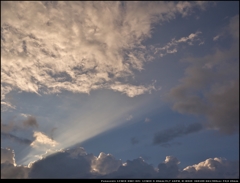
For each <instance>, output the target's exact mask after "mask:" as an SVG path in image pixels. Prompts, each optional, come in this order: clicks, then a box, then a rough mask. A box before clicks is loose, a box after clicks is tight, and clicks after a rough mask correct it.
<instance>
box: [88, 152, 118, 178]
mask: <svg viewBox="0 0 240 183" xmlns="http://www.w3.org/2000/svg"><path fill="white" fill-rule="evenodd" d="M121 165H122V161H121V160H117V159H115V158H114V157H113V156H112V155H111V154H105V153H103V152H101V153H100V154H99V156H98V157H95V158H94V159H93V161H92V164H91V168H92V171H94V172H97V173H100V174H101V175H106V174H109V173H112V172H114V171H117V170H118V168H119V167H120V166H121Z"/></svg>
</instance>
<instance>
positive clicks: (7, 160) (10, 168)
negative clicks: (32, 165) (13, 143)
mask: <svg viewBox="0 0 240 183" xmlns="http://www.w3.org/2000/svg"><path fill="white" fill-rule="evenodd" d="M14 157H15V154H14V152H13V151H12V150H10V149H3V148H1V179H21V178H27V177H28V172H29V169H28V168H27V167H24V166H16V165H15V159H14Z"/></svg>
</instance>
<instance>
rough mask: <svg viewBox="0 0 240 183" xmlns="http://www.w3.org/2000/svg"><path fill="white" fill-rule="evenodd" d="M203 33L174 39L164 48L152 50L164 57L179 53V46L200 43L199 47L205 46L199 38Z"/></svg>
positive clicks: (153, 48) (198, 32)
mask: <svg viewBox="0 0 240 183" xmlns="http://www.w3.org/2000/svg"><path fill="white" fill-rule="evenodd" d="M201 33H202V32H200V31H197V32H195V33H191V34H189V36H187V37H182V38H180V39H178V40H176V39H175V38H173V39H172V40H171V41H170V42H168V43H167V44H166V45H165V46H163V47H156V46H155V47H153V46H151V50H152V51H153V52H154V54H159V55H160V57H163V56H165V55H167V54H173V53H176V52H177V48H178V47H179V44H182V43H187V44H188V45H193V44H194V43H195V42H199V45H201V44H203V42H202V41H201V39H200V38H199V34H201Z"/></svg>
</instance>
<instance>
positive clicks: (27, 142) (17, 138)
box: [1, 132, 33, 145]
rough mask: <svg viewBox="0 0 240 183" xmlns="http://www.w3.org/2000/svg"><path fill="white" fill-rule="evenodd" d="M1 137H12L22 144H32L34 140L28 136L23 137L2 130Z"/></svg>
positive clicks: (11, 138)
mask: <svg viewBox="0 0 240 183" xmlns="http://www.w3.org/2000/svg"><path fill="white" fill-rule="evenodd" d="M1 138H2V139H5V138H6V139H10V140H12V141H14V142H17V143H20V144H25V145H30V144H31V143H32V142H33V141H32V140H29V139H26V138H21V137H17V136H15V135H13V134H10V133H4V132H1Z"/></svg>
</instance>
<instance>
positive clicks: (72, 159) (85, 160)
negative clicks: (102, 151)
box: [29, 149, 93, 178]
mask: <svg viewBox="0 0 240 183" xmlns="http://www.w3.org/2000/svg"><path fill="white" fill-rule="evenodd" d="M92 158H93V155H91V154H85V153H84V152H82V151H79V149H77V151H76V152H74V151H65V152H57V153H55V154H53V155H50V156H48V157H46V158H43V159H42V160H39V161H36V162H35V163H33V164H32V167H31V171H30V173H29V177H30V178H66V177H67V178H86V177H91V173H90V171H91V159H92Z"/></svg>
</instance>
